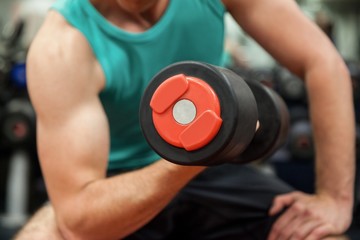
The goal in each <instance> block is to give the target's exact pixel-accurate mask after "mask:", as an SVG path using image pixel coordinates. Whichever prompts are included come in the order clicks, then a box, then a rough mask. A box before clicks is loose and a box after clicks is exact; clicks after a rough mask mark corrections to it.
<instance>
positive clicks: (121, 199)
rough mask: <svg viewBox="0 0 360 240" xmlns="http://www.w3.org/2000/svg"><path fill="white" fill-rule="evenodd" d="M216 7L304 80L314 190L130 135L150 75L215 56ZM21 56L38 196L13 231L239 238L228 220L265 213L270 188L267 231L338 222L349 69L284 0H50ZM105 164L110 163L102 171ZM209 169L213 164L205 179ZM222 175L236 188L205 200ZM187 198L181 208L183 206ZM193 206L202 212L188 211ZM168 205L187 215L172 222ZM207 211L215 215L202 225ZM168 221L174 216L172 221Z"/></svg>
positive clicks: (324, 232) (349, 144) (350, 162)
mask: <svg viewBox="0 0 360 240" xmlns="http://www.w3.org/2000/svg"><path fill="white" fill-rule="evenodd" d="M225 9H226V10H227V11H229V12H230V13H231V14H232V15H233V17H234V18H235V19H236V21H237V22H238V23H239V24H240V26H241V27H242V28H243V29H244V30H245V31H247V32H248V33H249V34H250V35H251V36H253V37H254V38H255V39H256V40H257V41H258V42H259V43H260V44H261V45H262V46H263V47H264V48H265V49H267V50H268V51H269V52H270V53H271V54H272V55H273V56H274V57H275V58H276V59H277V60H278V61H279V62H280V63H282V64H283V65H285V66H286V67H288V68H289V69H290V70H291V71H292V72H294V73H296V74H297V75H299V76H301V77H303V78H304V79H305V83H306V87H307V91H308V97H309V102H310V113H311V117H312V124H313V128H314V137H315V142H316V173H317V181H316V194H314V195H307V194H304V193H300V192H290V193H289V191H291V189H290V188H287V187H285V186H284V185H281V184H279V183H277V182H276V181H275V180H265V179H266V178H265V177H264V176H262V175H261V174H258V173H256V172H254V170H253V169H250V167H240V166H239V167H231V168H226V167H225V168H226V169H225V170H221V169H224V168H222V167H220V168H208V169H206V170H205V171H204V169H205V168H204V167H185V166H177V165H174V164H171V163H169V162H167V161H166V160H158V159H157V158H158V157H157V156H156V155H155V154H154V153H152V152H151V151H150V150H149V149H148V147H147V146H146V144H145V142H144V140H143V139H141V137H140V135H141V133H140V129H139V126H138V123H137V120H138V117H137V111H138V106H139V101H140V97H141V94H142V91H143V90H144V88H145V87H146V84H147V82H148V81H149V78H151V76H152V75H154V74H155V73H156V72H157V71H159V70H160V69H161V68H163V67H165V66H167V65H169V64H171V63H173V62H176V61H181V60H197V61H205V62H208V63H211V64H216V65H221V64H222V62H221V59H222V54H223V20H222V18H223V14H224V12H225ZM28 60H29V61H28V66H29V70H28V77H29V83H28V85H29V92H30V95H31V99H32V102H33V104H34V107H35V109H36V112H37V116H38V149H39V156H40V162H41V166H42V170H43V174H44V177H45V181H46V185H47V189H48V193H49V196H50V200H51V206H47V207H44V208H43V209H42V210H40V211H39V212H38V213H37V214H36V215H35V216H34V218H33V219H32V220H31V221H30V222H29V224H28V225H27V226H25V228H24V229H23V231H22V232H21V233H20V234H19V235H18V239H121V238H124V237H127V236H130V239H131V237H132V236H133V237H134V239H157V238H159V239H164V238H167V239H174V238H175V236H177V235H176V234H180V235H181V234H183V236H185V237H183V239H184V238H197V239H199V238H200V239H232V238H234V239H251V236H255V235H256V232H257V231H259V230H256V228H251V230H249V229H250V228H249V229H248V228H247V227H241V226H242V225H243V226H247V222H246V221H247V220H246V219H248V221H249V222H253V221H255V220H254V219H253V218H254V217H253V215H254V214H255V215H256V217H255V218H258V217H259V216H260V215H259V214H258V213H259V209H260V210H261V211H262V212H263V214H265V215H267V212H266V211H267V210H266V207H264V206H266V204H270V201H271V200H272V197H273V196H274V195H275V194H280V193H285V194H284V195H280V196H278V197H276V198H275V199H274V202H273V204H272V206H271V208H270V210H269V215H270V216H278V215H279V214H281V215H280V217H278V218H277V220H276V222H275V223H274V224H273V226H272V228H271V231H270V234H269V236H268V239H271V240H272V239H321V238H323V237H326V236H330V235H337V234H341V233H343V232H344V231H345V230H346V229H347V228H348V226H349V224H350V222H351V212H352V205H353V182H354V138H355V137H354V132H355V131H354V113H353V106H352V92H351V84H350V79H349V75H348V72H347V70H346V67H345V65H344V63H343V61H342V60H341V57H340V56H339V55H338V54H337V52H336V51H335V49H334V47H333V46H332V45H331V43H330V42H329V40H328V39H327V38H326V37H325V36H324V34H322V33H321V31H319V30H318V28H317V27H315V25H314V24H313V23H311V22H310V21H309V20H308V19H307V18H306V17H304V16H303V15H302V14H301V11H300V10H299V9H298V7H297V6H296V3H295V2H294V1H288V0H272V1H261V0H252V1H248V0H223V1H220V0H198V1H194V0H136V1H135V0H92V1H88V0H76V1H75V0H62V1H61V0H59V1H58V2H57V3H56V4H55V5H54V7H53V10H52V11H50V12H49V14H48V17H47V19H46V21H45V23H44V25H43V26H42V28H41V30H40V31H39V33H38V35H37V37H36V39H35V40H34V42H33V44H32V47H31V49H30V52H29V59H28ZM110 139H111V140H110ZM108 161H109V162H108ZM108 165H109V166H108ZM107 167H108V168H109V169H110V170H113V171H118V172H123V173H122V174H117V175H115V176H112V177H109V178H106V174H107ZM217 169H220V172H221V171H223V175H221V177H219V179H217V176H218V174H219V171H218V170H217ZM224 172H225V173H224ZM108 174H109V173H108ZM203 174H204V175H203ZM229 176H230V177H234V179H236V184H235V185H239V188H242V189H241V191H237V190H236V189H233V188H232V187H233V185H231V188H230V189H231V191H230V194H229V193H228V194H227V195H226V197H219V198H218V195H216V194H217V192H216V191H217V189H216V188H217V186H222V184H223V181H222V180H223V179H228V178H230V177H229ZM249 176H250V177H249ZM192 179H193V181H191V180H192ZM213 179H215V180H213ZM272 181H273V182H272ZM226 182H230V181H228V180H226ZM268 182H271V183H268ZM254 183H256V184H254ZM207 184H208V185H207ZM226 184H228V183H226ZM226 184H225V187H224V186H222V188H220V190H219V191H220V192H222V191H223V192H226V189H227V188H226V186H227V185H226ZM185 185H187V186H186V187H185V188H184V186H185ZM199 185H201V186H202V187H200V191H195V190H196V189H197V188H199V187H198V186H199ZM207 186H208V187H207ZM240 186H241V187H240ZM182 189H183V190H182ZM267 189H268V190H267ZM209 190H210V191H209ZM212 190H214V191H212ZM232 191H233V192H232ZM179 192H180V193H179ZM198 192H200V193H198ZM254 192H255V193H254ZM178 193H179V195H177V194H178ZM182 194H185V195H186V199H187V200H186V201H185V200H184V197H183V196H184V195H182ZM197 194H198V195H197ZM247 194H249V195H250V197H248V198H247V199H245V200H244V201H242V200H243V199H242V196H246V195H247ZM219 195H220V194H219ZM189 196H190V197H189ZM191 196H193V197H191ZM194 196H195V197H194ZM204 196H205V197H204ZM231 196H234V199H233V198H232V197H231ZM254 196H256V197H254ZM264 196H266V197H265V198H266V200H262V198H263V197H264ZM202 197H204V198H202ZM207 197H208V198H207ZM265 198H264V199H265ZM188 199H190V200H188ZM269 199H270V200H269ZM261 201H264V202H265V203H261ZM238 202H240V203H238ZM252 202H255V203H256V204H258V205H256V204H253V203H252ZM258 202H259V203H258ZM267 202H268V203H267ZM190 203H193V205H194V206H195V207H190V208H188V205H189V204H190ZM216 204H218V205H219V206H222V207H223V209H217V207H216V208H215V207H214V206H217V205H216ZM190 205H191V204H190ZM230 205H231V206H233V205H234V206H233V207H232V208H231V206H230ZM203 206H206V207H207V208H206V207H203ZM229 206H230V210H229ZM164 208H165V210H164V211H162V210H163V209H164ZM202 208H204V209H207V211H202V212H200V211H199V212H198V211H197V209H202ZM189 209H191V210H189ZM173 212H175V213H174V214H173V216H174V218H175V217H176V219H177V218H178V215H182V216H183V215H185V216H186V219H187V221H188V222H187V221H180V222H179V221H175V220H172V218H170V217H169V216H172V215H171V214H172V213H173ZM212 212H215V213H214V215H216V216H217V217H216V218H215V217H214V218H212V222H211V224H210V223H209V222H208V221H206V219H207V216H208V215H204V216H203V215H202V214H211V213H212ZM252 212H254V214H253V215H252ZM195 213H197V214H195ZM233 216H234V217H233ZM241 217H246V218H245V219H241ZM159 218H160V220H157V219H159ZM220 218H223V219H225V220H228V222H226V221H222V222H220V223H214V222H217V221H218V220H219V219H220ZM266 218H267V217H266V216H265V217H264V219H266ZM152 219H153V220H152ZM183 219H185V218H184V217H183ZM193 219H195V220H196V221H193ZM239 219H240V220H239ZM269 219H270V217H269ZM261 220H263V219H261ZM154 222H155V223H156V224H157V223H159V224H162V225H156V224H155V223H154ZM180 223H181V224H183V225H184V226H183V228H182V229H178V228H176V227H177V226H178V225H177V224H180ZM207 224H210V226H211V227H208V228H207V229H206V230H207V231H204V232H201V231H202V230H203V229H205V228H206V226H205V225H207ZM145 225H146V226H145ZM144 226H145V227H144ZM169 229H170V230H169ZM171 229H175V230H174V231H175V233H176V234H175V233H174V231H171ZM222 229H227V230H226V231H223V230H222ZM229 229H230V230H229ZM258 229H261V228H258ZM197 231H198V232H201V234H198V235H196V233H197ZM231 231H234V233H233V232H231ZM240 231H243V232H245V231H248V237H243V236H244V235H242V234H243V233H240ZM137 233H139V234H140V235H138V238H137V235H136V234H137ZM142 233H143V234H144V235H143V236H142V235H141V234H142ZM133 234H134V235H133ZM159 234H160V235H159ZM161 234H163V235H161ZM191 234H192V235H191ZM141 236H142V237H141ZM195 236H196V237H195ZM254 238H255V237H254ZM263 238H265V237H264V236H263Z"/></svg>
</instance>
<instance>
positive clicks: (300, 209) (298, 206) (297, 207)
mask: <svg viewBox="0 0 360 240" xmlns="http://www.w3.org/2000/svg"><path fill="white" fill-rule="evenodd" d="M293 209H294V211H295V212H296V213H302V212H303V211H304V210H305V206H304V205H303V204H302V203H300V202H296V203H294V205H293Z"/></svg>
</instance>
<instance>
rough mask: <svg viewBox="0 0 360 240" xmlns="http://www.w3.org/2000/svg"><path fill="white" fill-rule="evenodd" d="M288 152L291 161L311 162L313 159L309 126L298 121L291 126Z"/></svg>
mask: <svg viewBox="0 0 360 240" xmlns="http://www.w3.org/2000/svg"><path fill="white" fill-rule="evenodd" d="M289 150H290V154H291V156H292V159H293V160H298V161H311V160H313V159H314V157H315V150H314V143H313V136H312V130H311V124H310V122H309V121H305V120H303V121H298V122H296V123H295V124H293V125H292V127H291V129H290V136H289Z"/></svg>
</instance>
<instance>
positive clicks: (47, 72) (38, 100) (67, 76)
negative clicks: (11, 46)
mask: <svg viewBox="0 0 360 240" xmlns="http://www.w3.org/2000/svg"><path fill="white" fill-rule="evenodd" d="M27 80H28V89H29V93H30V97H31V99H32V102H33V104H34V105H35V108H36V110H37V113H38V114H39V113H41V112H42V113H45V114H47V113H49V112H52V111H53V110H52V109H64V110H65V109H71V108H73V106H75V105H79V104H82V103H84V102H85V101H87V100H88V99H93V98H94V97H96V96H97V95H98V93H99V92H100V90H101V89H102V88H103V84H104V80H103V74H102V71H101V67H100V65H99V63H98V62H97V60H96V59H95V57H94V55H93V53H92V50H91V48H90V46H89V44H88V42H87V40H86V39H85V37H84V36H83V35H82V34H81V33H80V32H79V31H78V30H77V29H75V28H73V27H72V26H70V25H69V24H68V23H67V22H66V21H65V20H64V19H63V18H62V17H61V15H59V14H57V13H55V12H50V13H49V15H48V16H47V18H46V20H45V22H44V24H43V26H42V27H41V29H40V30H39V32H38V34H37V36H36V37H35V39H34V41H33V43H32V44H31V46H30V50H29V54H28V59H27ZM47 115H48V114H47Z"/></svg>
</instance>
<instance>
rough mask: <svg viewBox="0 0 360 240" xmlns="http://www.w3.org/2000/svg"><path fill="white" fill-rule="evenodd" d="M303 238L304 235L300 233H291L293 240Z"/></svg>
mask: <svg viewBox="0 0 360 240" xmlns="http://www.w3.org/2000/svg"><path fill="white" fill-rule="evenodd" d="M304 237H305V236H304V234H303V233H302V232H300V231H295V232H294V233H293V239H303V238H304Z"/></svg>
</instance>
